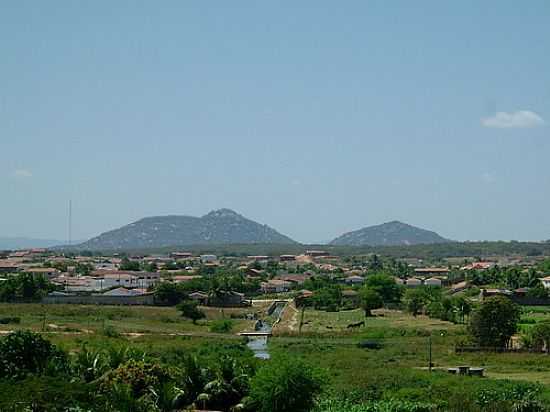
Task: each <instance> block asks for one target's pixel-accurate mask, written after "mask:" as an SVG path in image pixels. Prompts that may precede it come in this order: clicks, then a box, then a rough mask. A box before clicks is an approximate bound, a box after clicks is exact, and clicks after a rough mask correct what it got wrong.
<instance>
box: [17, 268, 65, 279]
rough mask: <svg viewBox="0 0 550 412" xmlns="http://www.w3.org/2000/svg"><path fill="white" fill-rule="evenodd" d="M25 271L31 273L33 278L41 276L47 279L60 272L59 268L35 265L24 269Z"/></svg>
mask: <svg viewBox="0 0 550 412" xmlns="http://www.w3.org/2000/svg"><path fill="white" fill-rule="evenodd" d="M25 272H26V273H30V274H32V275H33V276H34V277H35V278H36V277H40V276H43V277H45V278H48V279H52V278H54V277H56V276H58V275H59V274H60V273H61V271H60V270H59V269H55V268H36V267H35V268H28V269H25Z"/></svg>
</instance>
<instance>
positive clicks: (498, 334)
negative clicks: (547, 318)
mask: <svg viewBox="0 0 550 412" xmlns="http://www.w3.org/2000/svg"><path fill="white" fill-rule="evenodd" d="M520 315H521V310H520V308H519V306H518V305H516V304H515V303H513V302H512V301H511V300H510V299H508V298H506V297H504V296H492V297H489V298H487V299H486V300H484V301H483V303H482V304H481V306H480V307H479V308H478V309H477V310H475V311H474V312H473V314H472V316H471V317H470V324H469V328H468V329H469V332H470V334H471V335H472V337H473V338H474V339H475V341H476V342H477V343H478V344H479V345H480V346H483V347H500V348H504V347H506V346H507V345H508V343H509V341H510V338H511V337H512V335H513V334H514V333H515V332H516V331H517V324H518V321H519V319H520Z"/></svg>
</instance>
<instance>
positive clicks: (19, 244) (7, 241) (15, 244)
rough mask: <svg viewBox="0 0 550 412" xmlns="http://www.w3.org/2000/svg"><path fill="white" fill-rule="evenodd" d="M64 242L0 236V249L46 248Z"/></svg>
mask: <svg viewBox="0 0 550 412" xmlns="http://www.w3.org/2000/svg"><path fill="white" fill-rule="evenodd" d="M64 243H66V242H65V241H63V240H53V239H33V238H28V237H0V250H16V249H32V248H45V247H46V248H47V247H52V246H56V245H62V244H64Z"/></svg>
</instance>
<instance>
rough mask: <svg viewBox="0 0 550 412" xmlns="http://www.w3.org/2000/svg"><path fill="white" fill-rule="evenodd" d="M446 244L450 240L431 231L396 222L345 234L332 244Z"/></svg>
mask: <svg viewBox="0 0 550 412" xmlns="http://www.w3.org/2000/svg"><path fill="white" fill-rule="evenodd" d="M445 242H450V240H448V239H445V238H443V237H441V236H439V235H438V234H437V233H435V232H432V231H430V230H425V229H420V228H418V227H415V226H411V225H408V224H406V223H402V222H398V221H397V220H394V221H393V222H388V223H383V224H381V225H376V226H369V227H365V228H363V229H359V230H355V231H353V232H349V233H345V234H343V235H342V236H339V237H337V238H336V239H334V240H333V241H332V242H330V244H331V245H340V246H344V245H345V246H399V245H419V244H428V243H445Z"/></svg>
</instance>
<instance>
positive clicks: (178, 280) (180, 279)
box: [170, 275, 202, 283]
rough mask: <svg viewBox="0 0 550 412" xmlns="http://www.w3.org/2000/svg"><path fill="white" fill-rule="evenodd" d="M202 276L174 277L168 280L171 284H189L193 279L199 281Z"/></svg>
mask: <svg viewBox="0 0 550 412" xmlns="http://www.w3.org/2000/svg"><path fill="white" fill-rule="evenodd" d="M201 278H202V276H198V275H176V276H172V277H171V278H170V281H171V282H173V283H183V282H190V281H192V280H194V279H201Z"/></svg>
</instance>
